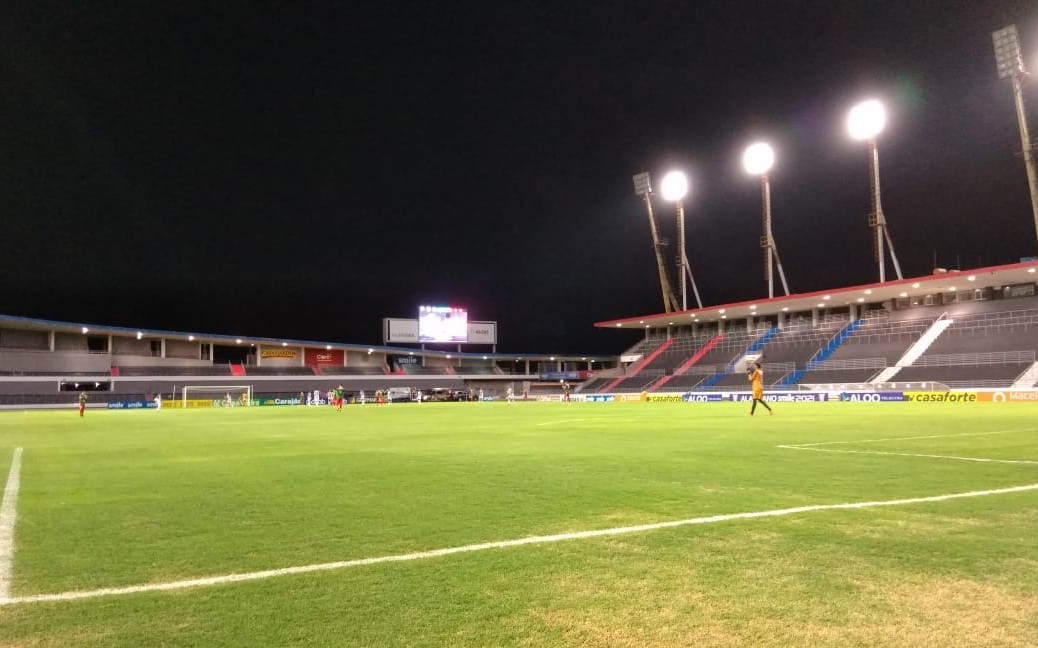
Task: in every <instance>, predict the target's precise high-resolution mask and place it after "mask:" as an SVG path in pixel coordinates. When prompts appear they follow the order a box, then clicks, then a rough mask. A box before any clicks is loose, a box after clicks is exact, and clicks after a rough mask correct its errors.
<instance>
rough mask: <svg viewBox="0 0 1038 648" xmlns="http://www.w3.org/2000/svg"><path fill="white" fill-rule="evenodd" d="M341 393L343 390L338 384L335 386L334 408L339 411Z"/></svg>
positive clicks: (340, 408) (340, 409) (340, 407)
mask: <svg viewBox="0 0 1038 648" xmlns="http://www.w3.org/2000/svg"><path fill="white" fill-rule="evenodd" d="M343 394H344V390H343V387H342V385H339V386H338V387H336V388H335V409H336V411H339V412H341V411H342V399H343Z"/></svg>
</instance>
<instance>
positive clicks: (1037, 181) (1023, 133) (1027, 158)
mask: <svg viewBox="0 0 1038 648" xmlns="http://www.w3.org/2000/svg"><path fill="white" fill-rule="evenodd" d="M1022 86H1023V84H1022V83H1021V82H1020V76H1019V75H1016V74H1014V75H1013V97H1014V99H1015V102H1016V120H1017V121H1018V122H1019V123H1020V142H1021V144H1022V145H1023V153H1024V168H1025V169H1026V170H1027V186H1028V188H1029V189H1030V190H1031V214H1032V215H1033V216H1034V232H1035V236H1036V237H1038V178H1035V171H1034V144H1032V143H1031V135H1030V134H1029V133H1028V130H1027V113H1026V112H1024V94H1023V89H1022Z"/></svg>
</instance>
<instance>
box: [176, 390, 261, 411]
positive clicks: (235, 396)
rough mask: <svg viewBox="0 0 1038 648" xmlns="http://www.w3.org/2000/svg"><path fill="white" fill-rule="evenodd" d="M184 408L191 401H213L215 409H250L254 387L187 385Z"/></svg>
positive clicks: (183, 391) (184, 391)
mask: <svg viewBox="0 0 1038 648" xmlns="http://www.w3.org/2000/svg"><path fill="white" fill-rule="evenodd" d="M181 399H182V401H183V406H184V407H187V402H188V401H189V400H211V401H213V407H248V406H249V405H251V404H252V385H185V386H184V387H183V390H182V392H181Z"/></svg>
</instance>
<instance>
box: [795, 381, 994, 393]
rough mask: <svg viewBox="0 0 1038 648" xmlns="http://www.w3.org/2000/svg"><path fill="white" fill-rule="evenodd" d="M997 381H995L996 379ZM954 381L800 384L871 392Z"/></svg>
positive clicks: (944, 386)
mask: <svg viewBox="0 0 1038 648" xmlns="http://www.w3.org/2000/svg"><path fill="white" fill-rule="evenodd" d="M980 382H987V381H976V382H971V383H969V384H970V385H974V386H979V385H977V384H976V383H980ZM996 382H997V381H996ZM952 384H954V383H940V382H935V381H933V380H925V381H918V380H917V381H915V382H884V383H868V382H858V383H855V382H848V383H805V384H804V385H802V387H804V388H805V389H808V390H810V391H829V392H832V391H871V392H884V391H948V390H949V389H950V386H951V385H952Z"/></svg>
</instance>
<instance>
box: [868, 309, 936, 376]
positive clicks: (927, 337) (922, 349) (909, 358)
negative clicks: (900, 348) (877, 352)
mask: <svg viewBox="0 0 1038 648" xmlns="http://www.w3.org/2000/svg"><path fill="white" fill-rule="evenodd" d="M954 323H955V320H953V319H948V318H945V317H944V316H943V315H942V316H941V317H940V318H938V319H937V320H935V321H934V323H933V324H931V325H930V328H928V329H926V331H925V332H923V334H922V335H921V336H919V339H918V340H916V341H915V343H913V344H912V346H910V347H908V349H906V350H905V352H904V353H903V354H902V355H901V357H900V358H898V360H897V362H895V363H894V366H892V367H887V368H886V369H884V370H883V371H881V372H879V373H878V374H876V376H875V377H874V378H873V379H872V382H874V383H882V382H890V380H892V379H893V378H894V376H896V375H898V374H899V373H900V372H901V370H902V369H903V368H904V367H911V366H912V363H914V362H915V361H916V360H918V359H919V356H921V355H923V354H924V353H926V350H927V349H929V348H930V345H932V344H933V343H934V342H935V341H936V340H937V338H938V337H940V335H941V333H944V331H945V330H947V328H948V327H949V326H951V325H952V324H954Z"/></svg>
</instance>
